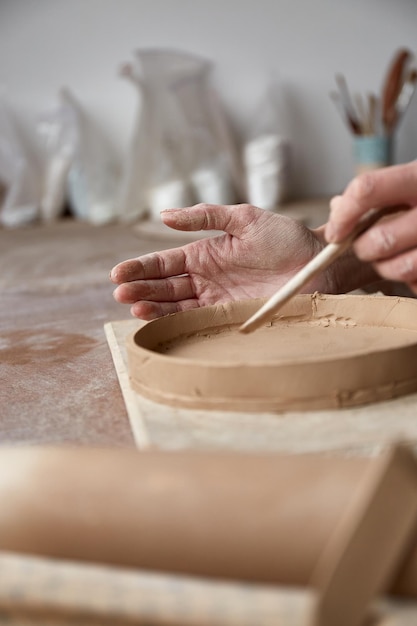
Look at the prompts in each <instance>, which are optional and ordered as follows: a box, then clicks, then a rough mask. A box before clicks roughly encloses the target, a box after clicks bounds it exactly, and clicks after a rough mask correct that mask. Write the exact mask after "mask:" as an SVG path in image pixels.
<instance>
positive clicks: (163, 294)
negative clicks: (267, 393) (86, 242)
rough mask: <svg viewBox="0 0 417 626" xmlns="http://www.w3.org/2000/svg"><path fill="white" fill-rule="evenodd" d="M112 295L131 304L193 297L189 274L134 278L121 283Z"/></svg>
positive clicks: (123, 302)
mask: <svg viewBox="0 0 417 626" xmlns="http://www.w3.org/2000/svg"><path fill="white" fill-rule="evenodd" d="M113 296H114V298H115V300H117V302H120V303H121V304H133V303H135V302H138V301H139V300H145V301H147V300H149V301H152V302H178V301H180V300H187V299H189V298H193V297H194V290H193V284H192V281H191V279H190V277H189V276H176V277H173V278H164V279H161V280H135V281H131V282H126V283H122V284H121V285H119V286H118V287H117V289H115V291H114V293H113Z"/></svg>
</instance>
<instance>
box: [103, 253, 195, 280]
mask: <svg viewBox="0 0 417 626" xmlns="http://www.w3.org/2000/svg"><path fill="white" fill-rule="evenodd" d="M186 247H187V246H184V247H183V248H173V249H171V250H164V251H163V252H151V254H145V255H144V256H141V257H139V258H137V259H129V260H128V261H123V262H122V263H119V264H118V265H116V266H115V267H114V268H113V269H112V271H111V272H110V280H111V281H112V282H113V283H116V284H117V285H119V284H121V283H126V282H130V281H133V280H147V279H153V278H155V279H158V278H167V277H168V276H178V275H179V274H185V273H186V252H185V249H186Z"/></svg>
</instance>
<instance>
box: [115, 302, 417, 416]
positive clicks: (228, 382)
mask: <svg viewBox="0 0 417 626" xmlns="http://www.w3.org/2000/svg"><path fill="white" fill-rule="evenodd" d="M262 302H263V301H262V300H249V301H244V302H231V303H227V304H219V305H215V306H210V307H204V308H199V309H193V310H191V311H186V312H183V313H176V314H174V315H169V316H166V317H162V318H159V319H157V320H153V321H152V322H149V323H148V324H146V325H145V326H143V327H142V328H141V329H140V330H138V331H137V332H136V333H134V334H133V335H132V336H130V337H129V338H128V340H127V352H128V363H129V373H130V378H131V383H132V386H133V388H134V389H135V390H136V391H138V392H139V393H140V394H141V395H143V396H145V397H147V398H149V399H151V400H154V401H156V402H161V403H164V404H169V405H172V406H181V407H186V408H199V409H201V408H203V409H221V410H232V411H250V412H257V411H258V412H259V411H274V412H282V411H287V410H306V411H307V410H314V409H324V408H335V407H343V406H354V405H360V404H365V403H369V402H374V401H380V400H387V399H390V398H394V397H397V396H400V395H404V394H407V393H411V392H414V391H417V367H416V363H417V300H413V299H408V298H397V297H386V296H358V295H343V296H330V295H329V296H328V295H321V294H307V295H301V296H296V297H295V298H293V299H292V300H291V301H290V302H288V303H287V304H286V305H285V306H284V307H283V308H282V309H281V310H280V312H279V313H278V314H277V315H276V316H275V317H274V318H273V320H272V322H271V323H270V324H268V325H265V326H264V327H262V328H260V329H259V330H257V331H255V332H254V333H252V334H249V335H243V334H241V333H239V332H238V329H239V326H240V325H241V324H242V323H243V322H244V321H246V320H247V319H248V318H249V317H250V316H251V315H252V314H253V313H254V312H255V311H256V310H257V309H258V308H259V306H260V305H261V304H262Z"/></svg>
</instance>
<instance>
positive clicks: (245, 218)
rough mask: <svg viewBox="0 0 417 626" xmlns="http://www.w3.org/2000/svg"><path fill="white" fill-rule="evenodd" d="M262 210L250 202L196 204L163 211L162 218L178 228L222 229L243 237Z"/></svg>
mask: <svg viewBox="0 0 417 626" xmlns="http://www.w3.org/2000/svg"><path fill="white" fill-rule="evenodd" d="M261 211H262V210H261V209H258V208H256V207H253V206H250V205H249V204H237V205H219V204H196V205H195V206H193V207H187V208H184V209H170V210H168V211H162V213H161V218H162V221H163V222H164V224H166V225H167V226H169V227H170V228H174V229H176V230H222V231H225V232H227V233H229V234H230V235H234V236H235V237H241V236H242V235H243V234H244V233H245V231H246V229H247V226H248V224H251V223H252V222H253V221H254V220H256V218H257V217H259V215H261Z"/></svg>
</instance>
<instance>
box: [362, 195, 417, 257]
mask: <svg viewBox="0 0 417 626" xmlns="http://www.w3.org/2000/svg"><path fill="white" fill-rule="evenodd" d="M413 247H417V207H415V208H413V209H410V210H409V211H407V212H406V213H402V214H400V215H398V216H395V217H391V218H389V219H386V220H382V221H381V222H379V223H378V224H376V225H375V226H373V227H372V228H370V229H369V230H368V231H367V232H366V233H364V234H363V235H362V236H361V237H359V238H358V239H357V241H356V242H355V244H354V250H355V253H356V256H357V257H358V258H359V259H361V261H371V262H375V261H380V260H382V259H388V258H390V257H393V256H396V255H398V254H401V253H403V252H405V251H407V250H410V249H411V248H413Z"/></svg>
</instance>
